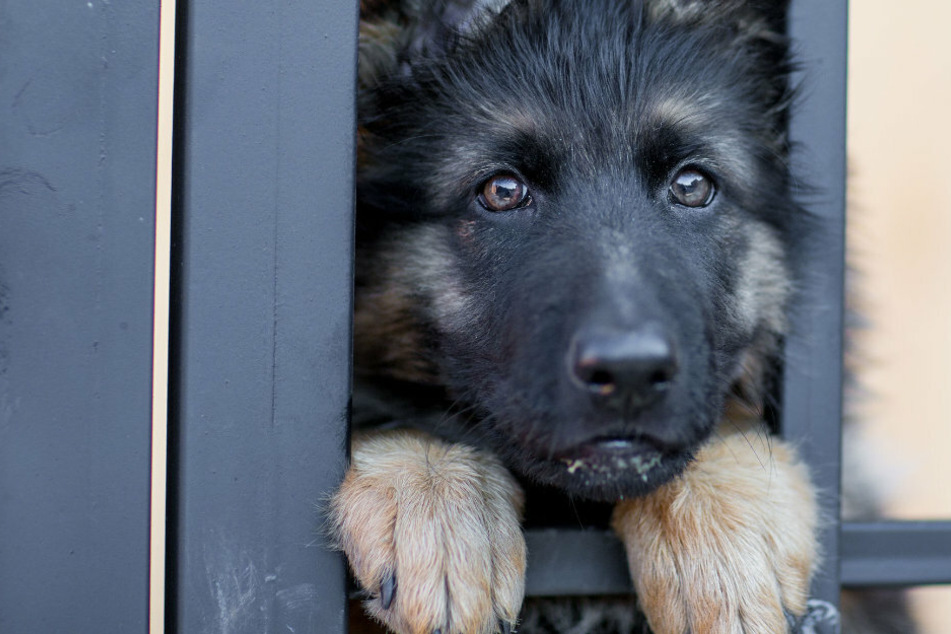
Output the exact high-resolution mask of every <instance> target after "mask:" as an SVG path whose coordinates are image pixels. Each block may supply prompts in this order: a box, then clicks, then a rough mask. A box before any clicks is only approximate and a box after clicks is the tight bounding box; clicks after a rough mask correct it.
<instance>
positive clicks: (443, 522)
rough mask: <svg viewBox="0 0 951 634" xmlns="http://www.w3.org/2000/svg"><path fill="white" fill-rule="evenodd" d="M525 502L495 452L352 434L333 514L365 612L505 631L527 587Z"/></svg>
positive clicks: (445, 626)
mask: <svg viewBox="0 0 951 634" xmlns="http://www.w3.org/2000/svg"><path fill="white" fill-rule="evenodd" d="M522 505H523V498H522V492H521V489H519V487H518V484H516V482H515V480H514V479H513V478H512V476H511V475H510V474H509V473H508V471H506V469H505V468H504V467H503V466H502V465H501V463H500V462H499V461H498V460H497V459H496V458H495V457H494V456H491V455H488V454H483V453H480V452H478V451H476V450H474V449H471V448H469V447H466V446H463V445H457V444H456V445H453V444H447V443H444V442H442V441H439V440H436V439H434V438H431V437H429V436H425V435H423V434H419V433H414V432H406V431H398V432H380V433H375V434H370V435H368V436H367V437H365V438H362V439H359V440H355V441H354V443H353V457H352V462H351V465H350V470H349V471H348V472H347V475H346V478H345V479H344V481H343V484H342V485H341V486H340V489H339V490H338V491H337V493H336V494H335V495H334V497H333V500H332V501H331V507H330V510H331V513H330V519H331V525H332V530H333V531H334V535H335V538H336V539H337V541H338V543H339V545H340V547H341V548H342V549H343V551H344V552H345V553H346V554H347V557H348V559H349V560H350V566H351V568H352V569H353V573H354V575H355V576H356V578H357V580H358V581H359V582H360V584H361V585H362V586H363V588H364V589H365V590H366V591H367V592H368V593H369V594H370V596H371V598H370V599H368V600H367V601H366V603H365V607H366V609H367V611H368V612H369V613H370V614H371V615H373V616H374V617H376V618H377V619H379V620H380V621H381V622H382V623H383V624H385V625H386V626H387V627H389V628H390V629H391V630H393V631H395V632H399V633H400V634H433V633H434V632H437V633H440V634H456V633H460V634H461V633H464V634H489V633H492V632H499V631H501V632H503V633H507V632H509V631H510V630H511V629H513V627H514V624H515V620H516V617H517V616H518V612H519V609H520V608H521V604H522V597H523V595H524V579H525V539H524V537H523V535H522V531H521V527H520V521H519V520H520V515H521V509H522Z"/></svg>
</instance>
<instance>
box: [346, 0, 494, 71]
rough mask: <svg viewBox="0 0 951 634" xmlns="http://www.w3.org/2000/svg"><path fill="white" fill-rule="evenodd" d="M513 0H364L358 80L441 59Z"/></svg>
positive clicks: (361, 11) (361, 5)
mask: <svg viewBox="0 0 951 634" xmlns="http://www.w3.org/2000/svg"><path fill="white" fill-rule="evenodd" d="M511 1H512V0H361V2H360V80H361V84H362V85H364V86H367V85H370V84H371V83H372V82H373V80H374V79H375V78H377V77H380V76H383V75H387V74H392V73H395V72H398V71H399V70H400V68H401V67H402V69H403V70H404V71H406V70H408V68H409V66H410V65H411V64H412V63H413V62H414V61H415V60H417V59H419V58H422V57H438V56H439V55H441V54H442V53H444V52H445V51H446V50H447V49H448V48H449V47H451V46H452V44H453V42H455V41H456V40H457V39H458V38H459V37H461V36H465V35H471V34H473V33H475V32H476V31H478V30H479V28H481V27H482V26H484V25H486V24H488V23H489V22H490V21H491V18H492V17H493V16H495V15H497V14H498V13H499V12H500V11H501V10H502V9H504V8H505V6H506V5H508V4H509V3H510V2H511Z"/></svg>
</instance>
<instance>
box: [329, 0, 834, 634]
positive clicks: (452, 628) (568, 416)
mask: <svg viewBox="0 0 951 634" xmlns="http://www.w3.org/2000/svg"><path fill="white" fill-rule="evenodd" d="M362 9H363V12H364V19H363V26H362V31H361V66H360V77H361V84H362V87H361V93H360V97H359V104H360V131H359V164H360V169H359V174H358V200H359V209H358V243H357V248H358V262H357V299H356V309H355V329H356V336H355V345H356V363H357V380H358V392H357V395H356V399H355V416H356V419H357V420H358V422H360V423H361V424H363V425H364V426H366V427H370V426H374V425H375V426H380V425H383V426H385V427H406V428H413V429H416V430H418V431H416V432H412V433H409V432H395V431H387V432H376V434H377V435H376V436H375V437H374V436H373V434H371V435H370V436H369V437H367V438H366V439H364V440H361V441H359V442H358V443H356V444H355V445H354V447H353V465H352V467H351V470H350V472H349V473H348V475H347V479H346V480H345V482H344V484H343V485H342V487H341V489H340V491H339V492H338V494H337V495H336V497H335V498H334V502H333V508H332V511H333V512H332V520H333V525H334V532H335V535H336V537H337V539H338V541H339V543H340V544H341V547H342V548H343V549H344V550H345V552H346V553H347V555H348V557H349V559H350V562H351V566H352V568H353V570H354V573H355V575H356V577H357V579H358V580H359V582H360V583H361V585H362V586H363V588H365V589H366V591H367V592H368V593H369V595H370V598H369V599H368V601H367V603H366V605H367V609H368V611H369V612H370V613H371V614H372V615H373V616H374V617H375V618H377V619H378V620H380V621H381V622H382V623H384V624H385V625H387V626H388V627H389V628H390V629H392V630H393V631H395V632H399V633H411V632H412V633H416V632H421V633H426V634H430V633H432V632H437V631H438V632H440V633H441V634H449V632H465V633H467V634H468V633H473V632H474V633H479V632H485V633H488V632H494V631H503V632H505V631H508V630H509V629H511V628H512V627H513V626H514V624H515V620H516V615H517V614H518V610H519V604H520V603H521V596H522V590H521V584H522V583H523V581H522V580H523V571H524V542H523V540H522V537H521V533H520V531H519V530H518V524H517V522H518V517H519V515H520V512H521V508H522V502H521V499H522V493H521V488H520V485H519V484H518V482H517V481H516V478H517V479H518V480H520V481H522V482H530V483H534V484H540V485H544V486H546V487H554V488H556V489H558V490H560V491H563V492H565V493H567V494H569V495H571V496H574V497H577V498H586V499H594V500H602V501H607V502H612V503H613V502H616V501H618V500H625V501H624V502H622V503H621V504H620V505H618V506H617V508H616V509H615V513H614V520H613V524H614V527H615V529H616V531H617V532H618V534H619V536H620V537H621V538H622V539H623V540H624V542H625V546H626V548H627V551H628V554H629V558H630V563H631V572H632V576H633V578H634V582H635V586H636V588H637V590H638V595H639V600H640V605H641V607H642V608H643V609H644V611H645V614H646V616H647V619H648V620H649V622H650V624H651V627H652V628H653V630H654V631H655V632H657V633H658V634H683V632H684V631H686V630H687V628H689V630H690V631H691V632H694V634H700V633H704V632H710V633H719V632H741V631H743V632H757V633H759V632H780V631H784V629H785V627H786V622H787V621H786V616H785V615H784V611H787V612H790V613H793V614H801V613H802V611H803V610H804V609H805V598H806V592H807V591H808V583H809V578H810V575H811V572H812V570H813V567H814V565H815V563H816V548H815V541H814V540H815V536H814V530H815V524H816V507H815V502H814V499H813V497H814V494H813V490H812V487H811V485H810V483H809V479H808V475H807V473H806V470H805V469H804V468H803V467H802V466H801V465H799V464H798V463H797V460H796V457H795V454H794V452H793V451H792V449H791V448H789V447H785V446H783V445H782V444H781V443H780V442H779V441H776V440H773V441H772V446H768V443H767V441H766V440H765V435H764V434H765V432H764V431H763V430H762V429H761V427H760V426H759V424H758V423H756V422H753V423H751V422H750V421H749V420H747V419H748V418H749V412H754V413H755V412H756V411H758V409H757V406H758V404H759V399H760V398H761V395H762V389H763V383H764V381H765V370H766V369H767V368H769V367H770V365H771V359H772V355H773V354H774V352H775V350H776V348H777V343H778V341H779V340H780V338H781V337H782V334H783V332H784V329H785V327H786V320H785V314H786V310H787V307H788V304H789V302H790V297H791V295H792V293H793V292H794V286H795V279H796V271H797V262H796V260H795V256H796V255H797V254H800V253H802V250H801V247H802V245H803V244H804V242H805V241H806V239H807V235H808V230H809V226H808V224H809V223H808V219H807V217H806V215H805V213H804V212H803V211H802V210H801V209H799V208H798V207H797V206H796V205H795V204H794V203H793V202H792V198H791V196H790V177H789V173H788V170H787V154H788V148H787V142H786V137H785V119H786V109H787V107H788V104H789V101H790V98H789V90H788V87H787V72H788V69H789V65H788V62H787V46H786V42H785V40H784V39H783V38H782V37H781V36H780V35H779V33H780V32H781V31H782V16H783V15H784V12H785V5H784V3H783V2H779V1H776V2H755V1H747V2H741V1H738V0H710V1H707V2H698V1H695V0H644V1H643V2H639V1H637V0H631V1H625V2H621V1H608V0H598V1H592V0H588V1H580V0H513V1H512V2H503V1H501V0H493V1H486V2H476V1H470V2H464V1H451V0H406V1H405V2H402V3H391V2H382V1H379V0H377V1H375V2H369V1H367V2H364V3H363V6H362ZM498 179H502V180H498ZM708 185H709V186H712V188H713V189H712V190H711V191H712V194H711V195H710V196H707V197H706V198H704V196H700V198H698V199H697V200H695V201H694V202H691V203H690V204H687V203H686V202H684V201H685V200H687V201H688V202H689V200H692V199H686V198H683V197H678V195H679V194H678V192H681V189H679V188H686V189H684V191H688V192H690V191H693V189H695V188H700V190H699V191H700V192H701V194H702V193H703V192H706V191H708V190H706V189H704V188H705V187H707V186H708ZM494 187H495V188H496V189H493V188H494ZM493 192H501V194H502V200H508V198H506V197H511V196H515V197H516V198H517V200H516V203H517V204H515V205H513V206H511V207H507V206H506V208H505V209H504V210H499V209H498V206H496V207H493V205H492V204H491V203H490V202H489V201H488V200H487V198H486V197H487V196H491V195H494V194H493ZM681 193H682V192H681ZM697 201H699V203H700V204H694V203H696V202H697ZM740 395H742V396H744V397H745V398H744V399H740V398H739V397H740ZM730 412H733V414H732V415H731V414H730ZM737 412H740V413H741V414H740V415H737V414H736V413H737ZM718 427H719V431H716V430H717V429H718ZM447 443H448V444H447ZM513 474H514V476H516V477H515V478H513ZM631 498H635V499H631ZM533 619H534V620H535V621H537V619H535V617H526V620H525V627H526V628H528V627H531V623H532V622H534V621H533Z"/></svg>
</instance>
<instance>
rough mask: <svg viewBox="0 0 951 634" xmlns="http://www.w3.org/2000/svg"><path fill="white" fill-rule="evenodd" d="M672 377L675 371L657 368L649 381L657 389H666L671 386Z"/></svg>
mask: <svg viewBox="0 0 951 634" xmlns="http://www.w3.org/2000/svg"><path fill="white" fill-rule="evenodd" d="M672 379H673V371H672V370H670V369H668V368H663V369H660V370H655V371H654V373H653V374H651V375H650V377H649V378H648V382H649V383H650V385H651V387H653V388H654V389H655V390H666V389H667V388H668V387H670V382H671V380H672Z"/></svg>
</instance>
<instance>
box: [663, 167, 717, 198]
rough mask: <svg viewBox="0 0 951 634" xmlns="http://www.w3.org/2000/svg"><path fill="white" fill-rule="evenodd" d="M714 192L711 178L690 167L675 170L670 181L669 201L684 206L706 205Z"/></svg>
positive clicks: (714, 188)
mask: <svg viewBox="0 0 951 634" xmlns="http://www.w3.org/2000/svg"><path fill="white" fill-rule="evenodd" d="M715 193H716V187H714V185H713V179H711V178H710V177H709V176H707V175H706V174H704V173H703V172H700V171H698V170H695V169H693V168H692V167H685V168H684V169H682V170H680V171H679V172H677V175H676V176H674V180H673V181H672V182H671V183H670V200H671V202H674V203H676V204H678V205H683V206H684V207H706V206H707V205H709V204H710V203H711V202H713V195H714V194H715Z"/></svg>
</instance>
